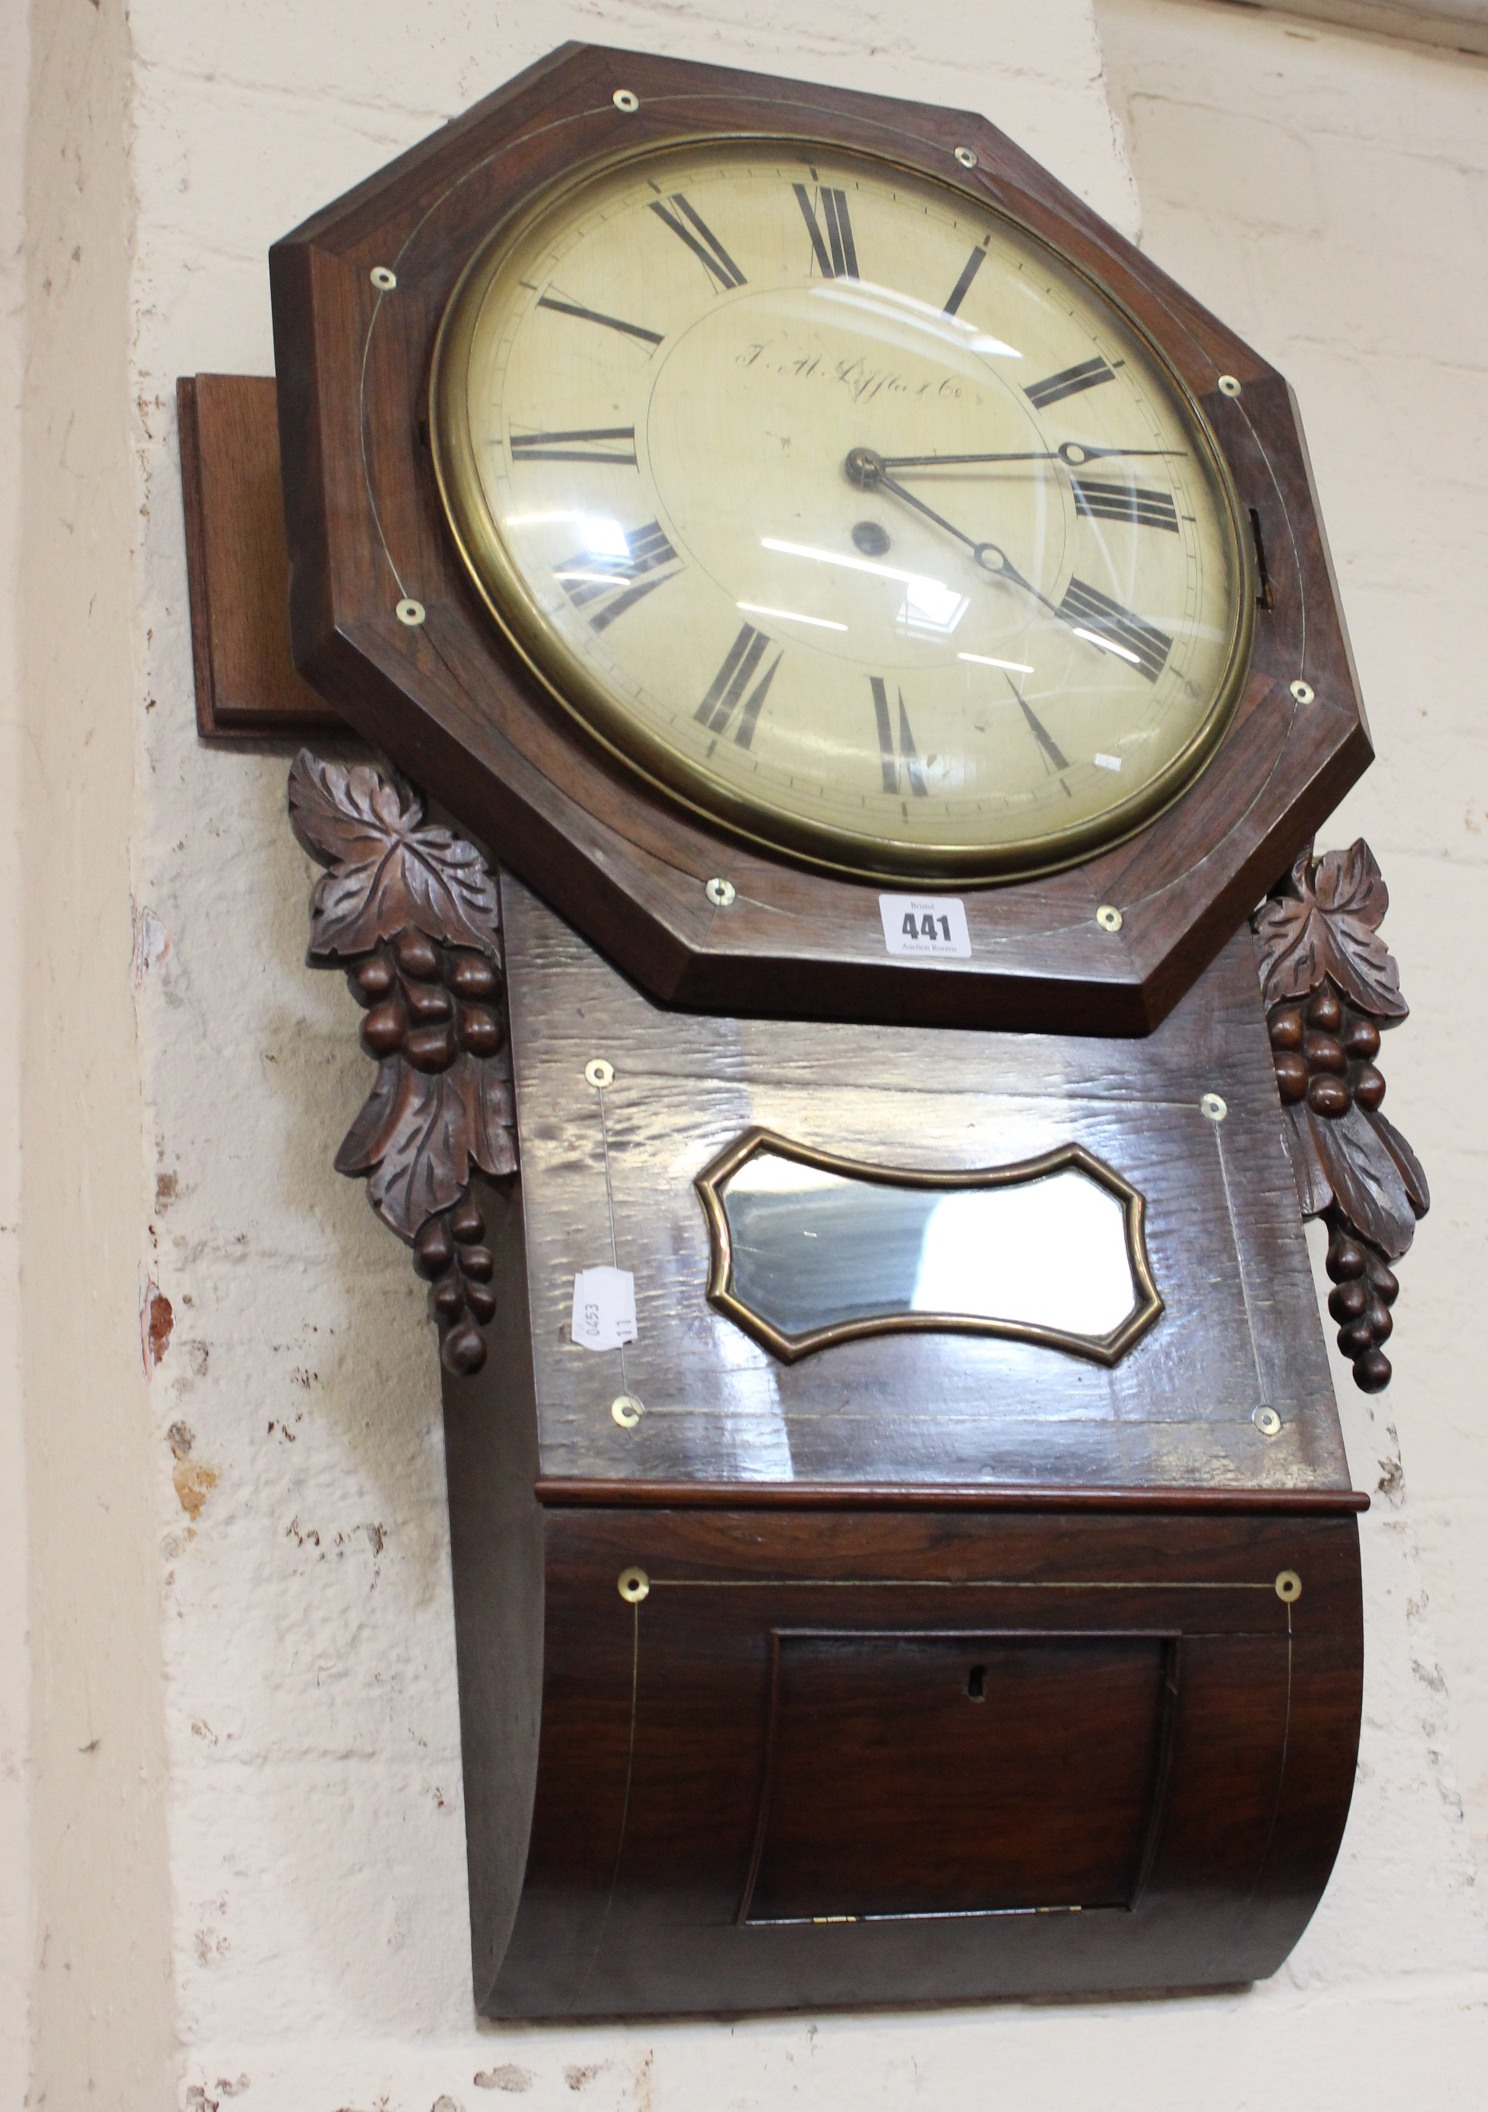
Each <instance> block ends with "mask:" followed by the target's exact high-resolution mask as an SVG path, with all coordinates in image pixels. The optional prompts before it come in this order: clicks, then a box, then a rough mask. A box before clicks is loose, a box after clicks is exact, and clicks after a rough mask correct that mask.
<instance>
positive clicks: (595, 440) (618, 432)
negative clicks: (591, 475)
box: [511, 425, 638, 469]
mask: <svg viewBox="0 0 1488 2112" xmlns="http://www.w3.org/2000/svg"><path fill="white" fill-rule="evenodd" d="M511 457H512V460H513V462H618V463H620V464H621V465H622V467H624V468H626V469H635V468H636V467H637V466H638V465H637V462H636V451H635V427H634V426H633V425H591V426H586V427H583V428H582V429H581V430H579V431H577V432H572V433H513V434H512V436H511Z"/></svg>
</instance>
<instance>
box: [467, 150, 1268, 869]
mask: <svg viewBox="0 0 1488 2112" xmlns="http://www.w3.org/2000/svg"><path fill="white" fill-rule="evenodd" d="M433 413H434V415H433V419H432V430H433V434H434V442H435V456H436V464H437V469H438V474H439V480H440V488H441V491H442V493H443V495H444V499H445V504H446V507H447V510H448V512H449V515H450V519H451V523H452V525H453V528H454V531H455V534H456V537H457V540H458V542H459V545H460V549H461V551H462V554H463V556H464V559H465V561H466V564H467V565H468V567H469V569H470V571H471V573H472V575H473V576H474V578H475V580H476V582H477V584H478V586H479V587H480V589H481V591H482V593H483V595H484V597H485V599H486V600H487V602H488V604H489V606H490V608H491V610H492V612H493V613H494V615H495V616H496V618H497V619H498V621H499V622H500V623H501V625H502V626H503V628H504V629H505V630H506V631H507V632H508V634H509V636H510V637H511V638H512V639H513V641H514V642H515V643H516V645H517V646H518V647H519V649H520V650H521V651H522V653H523V654H524V655H525V657H526V658H527V659H528V661H529V662H530V664H531V665H532V666H533V667H534V669H535V670H536V671H537V673H538V674H539V675H540V676H541V677H542V678H543V680H544V681H545V682H546V684H547V685H548V687H549V688H550V690H551V691H552V692H553V694H554V695H555V696H556V697H557V698H558V699H559V700H560V701H561V702H562V703H563V704H564V705H566V706H567V707H568V708H569V709H570V710H572V711H573V712H575V713H576V714H577V715H578V716H579V717H580V718H581V719H583V720H584V721H585V722H586V723H587V724H588V726H589V727H590V728H591V730H592V731H593V732H594V733H595V734H597V735H598V736H599V737H600V738H601V739H602V740H603V741H605V742H606V743H607V745H608V746H609V747H610V748H611V749H612V750H614V751H615V752H617V753H618V754H619V755H621V756H622V757H624V758H625V759H626V760H627V761H628V762H629V763H630V764H632V765H633V766H634V767H636V768H638V769H639V770H641V771H643V772H645V773H646V774H647V775H648V776H649V777H650V778H652V779H653V780H656V781H659V782H660V783H662V784H663V785H664V786H666V787H667V788H668V789H669V790H670V791H671V792H673V793H674V794H676V795H678V796H680V797H681V798H683V799H684V800H686V801H687V802H688V803H690V804H691V805H692V806H694V807H695V808H698V809H701V810H702V811H703V812H704V813H706V814H708V815H710V816H712V817H715V818H716V819H718V820H720V821H722V822H724V823H726V824H727V825H729V826H730V827H731V828H733V829H736V830H739V831H742V832H743V833H745V834H747V835H749V836H751V837H753V838H755V839H757V840H760V841H763V842H764V843H766V844H769V845H771V846H773V847H777V848H780V849H783V850H786V851H789V852H792V853H794V854H797V855H804V856H806V857H808V858H811V859H814V860H818V861H821V862H823V863H826V864H829V865H833V866H837V867H839V868H843V869H845V870H848V871H851V872H857V873H862V874H865V875H873V874H883V875H890V874H919V875H924V876H934V875H937V874H954V875H958V876H961V877H964V878H968V879H972V880H975V879H987V880H991V879H996V878H999V877H1006V876H1011V875H1017V874H1026V873H1030V872H1035V871H1039V870H1045V869H1048V868H1050V867H1054V866H1057V865H1060V864H1067V863H1071V862H1074V861H1076V860H1078V859H1080V858H1082V857H1084V856H1087V855H1089V853H1090V852H1092V851H1093V850H1095V849H1097V848H1099V847H1100V846H1102V845H1105V844H1107V843H1110V842H1112V841H1114V840H1116V839H1118V838H1120V837H1121V836H1123V835H1126V834H1129V833H1130V832H1131V831H1132V830H1134V829H1135V828H1137V827H1140V826H1141V824H1142V823H1143V822H1145V821H1147V820H1148V819H1150V818H1151V816H1152V815H1153V814H1155V813H1156V812H1157V811H1158V810H1159V809H1160V808H1161V807H1162V806H1164V805H1166V804H1167V803H1168V802H1169V801H1170V800H1171V799H1173V798H1174V797H1176V796H1177V794H1178V793H1179V792H1180V791H1181V790H1182V789H1183V787H1184V786H1185V785H1186V784H1187V783H1188V782H1189V781H1190V779H1191V778H1192V777H1193V776H1194V775H1195V774H1196V772H1197V771H1198V770H1199V769H1200V768H1202V766H1203V763H1204V762H1205V760H1206V759H1207V757H1208V756H1209V754H1210V753H1211V752H1212V751H1213V748H1214V746H1215V745H1216V743H1217V742H1218V740H1219V738H1220V736H1221V734H1222V733H1223V731H1224V728H1225V725H1226V723H1227V721H1228V717H1229V713H1230V709H1231V706H1232V704H1233V701H1234V697H1235V694H1236V691H1237V688H1238V685H1239V683H1240V681H1241V679H1242V678H1243V675H1244V670H1245V663H1246V657H1247V654H1248V649H1249V640H1250V624H1251V612H1252V607H1253V596H1252V592H1251V588H1250V584H1249V573H1248V566H1247V561H1246V558H1245V555H1244V550H1245V544H1244V540H1243V537H1242V535H1241V533H1240V524H1239V508H1238V504H1237V501H1236V499H1235V496H1234V492H1233V489H1232V486H1231V484H1230V480H1229V477H1228V474H1227V472H1226V471H1225V468H1224V465H1223V463H1222V460H1221V458H1220V456H1219V453H1218V450H1217V448H1216V446H1215V443H1214V441H1213V439H1212V437H1211V435H1210V433H1209V430H1208V427H1207V425H1206V423H1205V420H1204V418H1203V416H1202V414H1201V412H1200V411H1199V409H1198V406H1197V405H1196V403H1195V402H1194V401H1193V399H1192V398H1191V396H1190V395H1189V394H1188V392H1187V391H1186V389H1185V388H1184V386H1183V384H1182V383H1181V382H1180V380H1179V379H1178V377H1177V376H1176V375H1175V374H1174V372H1173V371H1172V369H1171V368H1170V367H1169V366H1168V365H1167V363H1166V362H1165V361H1164V360H1163V358H1162V357H1161V355H1160V354H1159V353H1158V352H1157V350H1156V349H1155V347H1153V346H1152V345H1151V344H1150V343H1149V341H1148V340H1147V339H1146V337H1145V336H1144V335H1143V333H1142V332H1141V331H1140V330H1139V328H1138V327H1137V325H1136V324H1135V323H1134V322H1133V320H1132V319H1131V318H1130V317H1129V316H1128V315H1127V314H1126V313H1125V311H1124V310H1122V309H1121V308H1120V307H1119V306H1118V305H1117V304H1116V302H1115V301H1114V300H1113V299H1112V298H1111V297H1110V296H1109V295H1107V294H1105V293H1104V292H1103V291H1102V290H1101V289H1100V288H1099V287H1098V286H1097V285H1095V283H1094V282H1093V281H1092V280H1091V279H1089V278H1088V277H1087V276H1086V275H1084V274H1083V273H1082V272H1080V271H1079V270H1078V269H1077V268H1076V267H1075V266H1074V265H1073V264H1072V263H1070V262H1069V261H1068V260H1066V259H1064V258H1063V257H1061V256H1060V255H1059V254H1058V253H1057V252H1056V251H1055V250H1053V249H1052V248H1051V247H1049V246H1048V245H1047V244H1046V243H1044V242H1043V241H1042V240H1040V239H1039V238H1038V237H1036V236H1034V235H1033V234H1031V233H1030V232H1029V231H1028V230H1026V229H1025V228H1023V227H1022V226H1020V225H1019V224H1018V223H1016V222H1015V221H1013V220H1011V219H1009V218H1007V217H1005V216H1004V215H1002V214H1001V213H999V212H998V211H996V210H995V209H994V208H992V207H989V206H986V205H983V204H981V203H979V202H977V201H975V200H974V199H971V198H969V197H967V196H965V195H963V194H962V193H961V192H959V191H957V190H955V189H953V188H951V187H950V186H949V185H945V186H942V185H939V184H937V183H935V182H933V181H931V180H929V179H927V178H925V177H923V176H920V175H918V174H911V173H910V172H908V171H906V170H904V169H901V168H900V167H898V166H897V165H895V164H893V163H891V162H888V161H884V160H879V159H876V158H874V157H871V156H866V155H862V154H859V153H851V154H849V153H845V152H843V151H840V150H837V149H828V148H825V147H823V148H820V149H817V148H815V147H812V146H809V145H798V144H794V143H787V142H782V141H780V140H763V141H741V142H728V143H723V144H720V143H717V142H704V143H698V142H694V143H685V144H681V145H676V146H670V147H665V148H660V149H652V150H647V151H643V152H639V153H636V154H634V155H630V156H626V157H623V158H621V159H618V160H611V161H609V162H606V163H604V164H602V165H598V166H596V167H593V168H591V169H590V170H588V171H587V172H581V173H580V174H579V175H577V176H576V177H574V178H573V179H571V180H569V181H568V182H566V183H565V184H563V185H561V186H559V187H557V188H556V189H555V190H553V191H550V192H549V193H548V194H547V195H546V196H545V197H544V198H543V199H541V200H539V202H538V204H537V205H536V206H535V207H534V208H532V209H530V210H528V211H527V212H525V213H524V214H522V215H519V216H518V217H517V218H516V219H515V220H514V221H511V222H508V223H507V224H505V225H504V226H503V227H501V228H500V229H498V230H497V232H496V233H495V235H494V236H493V237H492V238H491V240H490V241H489V242H488V243H487V244H486V245H485V247H484V248H483V249H482V250H481V251H480V252H479V253H478V255H477V256H476V257H475V258H474V259H473V260H472V263H471V265H470V266H469V268H468V269H467V271H466V273H465V275H464V277H463V279H462V281H461V283H460V285H459V287H458V288H457V290H456V293H455V295H454V297H453V299H452V301H451V303H450V307H449V310H448V312H447V314H446V317H445V321H444V325H443V327H442V329H441V332H440V338H439V343H438V346H437V349H436V353H435V361H434V377H433Z"/></svg>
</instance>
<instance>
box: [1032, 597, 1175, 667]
mask: <svg viewBox="0 0 1488 2112" xmlns="http://www.w3.org/2000/svg"><path fill="white" fill-rule="evenodd" d="M1059 613H1060V615H1061V616H1062V617H1063V618H1064V620H1065V622H1066V623H1067V624H1068V625H1069V626H1070V628H1071V629H1072V630H1076V631H1081V632H1083V633H1084V635H1085V636H1086V637H1088V638H1093V639H1094V640H1095V642H1096V643H1097V644H1098V645H1105V646H1109V647H1110V649H1111V651H1112V652H1114V653H1116V654H1117V655H1119V657H1120V658H1121V659H1123V660H1129V661H1131V662H1132V664H1133V665H1134V666H1136V667H1138V668H1140V669H1141V671H1142V673H1143V674H1144V675H1145V676H1146V677H1147V680H1148V681H1149V682H1155V681H1156V680H1157V678H1158V676H1159V675H1160V674H1161V673H1162V671H1163V669H1164V667H1166V665H1167V661H1168V655H1169V653H1170V652H1171V651H1172V650H1173V641H1172V639H1171V638H1170V637H1169V636H1168V634H1167V632H1166V631H1160V630H1159V629H1158V627H1157V625H1156V624H1155V623H1148V622H1147V621H1146V619H1145V618H1144V617H1141V616H1134V615H1133V614H1132V612H1131V610H1130V609H1124V608H1123V607H1122V606H1121V604H1120V602H1119V601H1112V599H1111V597H1110V596H1109V594H1102V593H1101V592H1100V590H1099V588H1097V587H1092V586H1087V585H1086V583H1085V581H1084V580H1083V579H1072V580H1071V581H1070V583H1069V586H1068V588H1067V589H1066V591H1065V596H1064V599H1063V601H1062V602H1061V603H1060V604H1059Z"/></svg>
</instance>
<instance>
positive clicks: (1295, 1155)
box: [1281, 1107, 1333, 1217]
mask: <svg viewBox="0 0 1488 2112" xmlns="http://www.w3.org/2000/svg"><path fill="white" fill-rule="evenodd" d="M1282 1112H1283V1114H1284V1116H1285V1118H1286V1119H1285V1121H1284V1122H1283V1123H1282V1130H1281V1133H1282V1136H1283V1137H1284V1138H1285V1139H1286V1148H1287V1157H1288V1158H1289V1159H1290V1160H1291V1162H1292V1175H1293V1178H1294V1179H1295V1181H1296V1183H1297V1197H1298V1200H1299V1201H1300V1203H1301V1205H1302V1215H1303V1216H1304V1217H1321V1216H1322V1214H1323V1212H1324V1211H1325V1210H1326V1209H1328V1208H1329V1207H1330V1206H1331V1204H1332V1201H1333V1190H1332V1189H1331V1188H1330V1187H1329V1185H1328V1176H1327V1175H1326V1174H1325V1173H1324V1171H1323V1166H1322V1161H1321V1160H1320V1159H1319V1157H1318V1155H1317V1149H1316V1146H1315V1145H1314V1143H1313V1141H1312V1126H1313V1122H1314V1119H1315V1118H1314V1116H1313V1114H1312V1111H1311V1109H1310V1108H1306V1107H1288V1108H1284V1109H1283V1110H1282Z"/></svg>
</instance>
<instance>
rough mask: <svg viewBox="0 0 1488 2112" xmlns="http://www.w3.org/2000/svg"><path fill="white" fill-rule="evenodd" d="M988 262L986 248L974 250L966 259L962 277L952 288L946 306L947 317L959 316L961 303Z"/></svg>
mask: <svg viewBox="0 0 1488 2112" xmlns="http://www.w3.org/2000/svg"><path fill="white" fill-rule="evenodd" d="M986 261H987V251H986V248H985V246H984V247H983V248H981V249H974V250H973V251H972V253H971V255H970V256H969V257H968V258H967V259H966V262H965V263H964V264H963V265H962V267H961V276H960V278H959V279H957V281H956V283H955V285H954V286H953V287H952V288H951V297H950V299H949V300H948V301H947V302H946V304H945V313H946V314H947V315H958V314H959V313H960V311H961V303H962V302H963V301H964V300H965V299H966V296H967V294H968V293H969V292H970V291H971V282H972V280H973V279H974V278H975V277H976V275H977V273H978V272H979V271H980V270H981V268H982V266H983V265H984V264H985V263H986Z"/></svg>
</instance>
